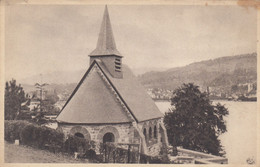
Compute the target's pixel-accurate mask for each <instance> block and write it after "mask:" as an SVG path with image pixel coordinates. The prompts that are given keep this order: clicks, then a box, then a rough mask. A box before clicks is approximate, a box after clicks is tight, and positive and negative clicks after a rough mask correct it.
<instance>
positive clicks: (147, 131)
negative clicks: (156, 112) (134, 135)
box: [138, 119, 168, 156]
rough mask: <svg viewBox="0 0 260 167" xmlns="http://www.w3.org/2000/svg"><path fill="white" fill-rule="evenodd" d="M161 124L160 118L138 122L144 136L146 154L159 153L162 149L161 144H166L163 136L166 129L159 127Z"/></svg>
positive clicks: (154, 154) (153, 154)
mask: <svg viewBox="0 0 260 167" xmlns="http://www.w3.org/2000/svg"><path fill="white" fill-rule="evenodd" d="M162 124H163V122H162V119H153V120H149V121H145V122H141V123H138V127H139V128H140V129H141V132H142V133H143V134H144V136H145V141H146V146H147V154H149V155H151V156H156V155H159V154H160V152H161V150H162V146H165V147H167V146H168V143H167V141H165V136H164V135H165V134H166V131H164V129H162V128H161V126H162ZM166 137H167V136H166Z"/></svg>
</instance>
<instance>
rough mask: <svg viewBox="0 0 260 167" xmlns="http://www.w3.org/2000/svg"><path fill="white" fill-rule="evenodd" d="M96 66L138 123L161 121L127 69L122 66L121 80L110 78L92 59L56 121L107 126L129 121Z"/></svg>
mask: <svg viewBox="0 0 260 167" xmlns="http://www.w3.org/2000/svg"><path fill="white" fill-rule="evenodd" d="M95 64H96V65H97V66H98V67H99V69H100V70H101V72H102V74H103V75H104V77H106V78H107V79H108V81H109V84H110V85H111V86H112V88H113V89H114V90H115V92H116V94H117V95H118V96H119V97H120V99H121V100H122V101H123V103H124V105H125V106H126V107H127V108H128V110H129V111H130V113H131V115H132V116H133V118H134V119H135V121H137V122H142V121H146V120H151V119H156V118H161V117H162V116H163V114H162V113H161V112H160V111H159V109H158V108H157V106H156V105H155V103H154V102H153V100H152V99H151V98H150V96H149V95H148V94H147V93H146V92H145V90H144V88H143V87H142V86H141V85H140V84H139V83H138V81H137V80H136V78H135V76H134V75H133V74H132V72H131V70H130V69H129V68H128V67H127V66H125V65H124V66H123V70H124V78H123V79H117V78H113V77H112V76H111V75H110V73H109V72H108V71H107V69H106V67H105V66H104V64H103V63H102V62H101V61H98V62H97V61H96V60H94V61H93V63H92V65H91V66H90V68H89V69H88V71H87V72H86V74H85V75H84V76H83V78H82V79H81V81H80V83H79V84H78V86H77V87H76V89H75V90H74V91H73V93H72V95H71V97H70V98H69V100H68V101H67V103H66V104H65V106H64V107H63V109H62V111H61V113H60V114H59V115H58V117H57V121H58V122H65V123H82V124H95V123H99V124H106V123H126V122H132V121H131V118H130V117H129V116H128V115H127V113H126V111H125V110H124V109H123V108H122V105H121V104H120V103H119V102H118V101H116V96H115V94H113V93H112V92H111V90H109V89H108V85H106V84H107V83H105V82H104V80H102V78H101V77H100V75H99V74H98V73H97V72H96V71H95V70H93V68H94V66H95Z"/></svg>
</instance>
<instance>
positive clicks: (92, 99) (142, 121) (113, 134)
mask: <svg viewBox="0 0 260 167" xmlns="http://www.w3.org/2000/svg"><path fill="white" fill-rule="evenodd" d="M126 33H127V32H126ZM89 58H90V66H89V68H88V69H87V71H86V73H85V74H84V76H83V77H82V79H81V80H80V81H79V83H78V85H77V86H76V88H75V90H74V91H73V92H72V94H71V96H70V97H69V99H68V101H67V102H66V103H65V105H64V107H63V108H62V110H61V112H60V114H59V115H58V116H57V118H56V120H57V122H58V128H59V129H60V130H62V131H63V132H64V133H65V135H76V136H78V137H82V138H85V139H87V140H93V141H95V142H96V143H105V142H115V143H141V152H142V153H144V154H147V155H151V156H155V155H159V154H160V152H161V150H162V148H167V147H168V139H167V133H166V129H165V127H164V124H163V114H162V113H161V112H160V111H159V109H158V108H157V106H156V104H155V103H154V101H153V100H152V99H151V97H150V96H149V95H148V94H147V93H146V91H145V89H144V87H143V86H142V85H141V84H140V83H139V82H138V80H137V78H136V77H135V76H134V75H133V73H132V71H131V70H130V68H129V67H128V66H126V65H125V64H123V56H122V55H121V53H120V52H119V51H118V50H117V48H116V43H115V40H114V36H113V32H112V26H111V23H110V18H109V13H108V9H107V7H105V11H104V15H103V21H102V24H101V28H100V33H99V36H98V41H97V46H96V49H95V50H94V51H92V52H91V53H90V54H89Z"/></svg>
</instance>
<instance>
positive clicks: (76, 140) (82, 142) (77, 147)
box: [64, 136, 94, 154]
mask: <svg viewBox="0 0 260 167" xmlns="http://www.w3.org/2000/svg"><path fill="white" fill-rule="evenodd" d="M93 144H94V143H93V142H90V141H87V140H86V139H84V138H80V137H77V136H69V137H68V139H67V140H66V141H65V144H64V151H65V152H67V153H69V154H74V152H79V153H81V154H85V153H86V152H87V151H88V150H89V149H90V148H91V147H93Z"/></svg>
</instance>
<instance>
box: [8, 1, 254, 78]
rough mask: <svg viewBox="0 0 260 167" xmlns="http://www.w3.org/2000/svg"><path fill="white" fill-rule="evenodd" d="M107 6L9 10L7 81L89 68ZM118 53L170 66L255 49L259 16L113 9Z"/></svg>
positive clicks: (248, 11)
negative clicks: (91, 54) (90, 56)
mask: <svg viewBox="0 0 260 167" xmlns="http://www.w3.org/2000/svg"><path fill="white" fill-rule="evenodd" d="M104 7H105V6H104V5H97V6H91V5H10V6H7V7H6V8H5V74H6V80H10V79H11V78H15V79H21V78H27V77H30V76H33V75H39V74H40V73H42V74H46V73H52V72H57V71H76V70H82V69H86V70H87V68H88V67H89V57H88V55H89V54H90V52H91V51H93V50H94V49H95V47H96V43H97V38H98V33H99V30H100V25H101V21H102V17H103V12H104ZM108 10H109V14H110V20H111V24H112V29H113V34H114V38H115V42H116V45H117V49H118V50H119V52H120V53H121V54H122V55H123V56H124V58H123V63H124V64H127V65H128V66H129V67H130V68H132V69H143V68H151V69H153V68H154V69H165V68H173V67H179V66H184V65H188V64H190V63H192V62H198V61H202V60H209V59H215V58H218V57H223V56H232V55H237V54H244V53H252V52H256V49H257V48H256V41H257V25H256V23H257V21H256V19H257V11H256V10H255V9H254V8H243V7H239V6H192V5H191V6H187V5H186V6H174V5H162V6H160V5H151V6H147V5H141V6H135V5H123V6H120V5H108Z"/></svg>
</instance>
